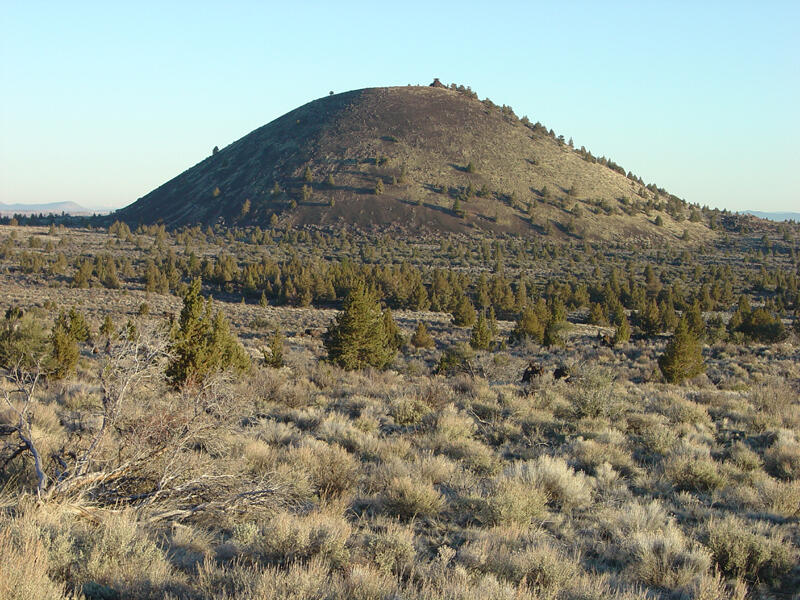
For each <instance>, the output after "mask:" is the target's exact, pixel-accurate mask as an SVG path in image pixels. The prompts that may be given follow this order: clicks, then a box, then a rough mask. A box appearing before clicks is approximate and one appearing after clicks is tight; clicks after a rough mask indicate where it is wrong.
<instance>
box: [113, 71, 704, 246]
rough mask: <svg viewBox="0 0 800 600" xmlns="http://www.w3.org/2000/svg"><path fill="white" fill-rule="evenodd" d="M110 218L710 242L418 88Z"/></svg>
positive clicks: (630, 188) (592, 163)
mask: <svg viewBox="0 0 800 600" xmlns="http://www.w3.org/2000/svg"><path fill="white" fill-rule="evenodd" d="M379 182H380V183H379ZM380 188H382V190H381V189H380ZM376 192H377V193H376ZM693 213H694V214H693ZM111 218H112V219H120V220H125V221H127V222H128V223H130V224H132V225H136V224H138V223H157V222H161V223H164V224H166V225H168V226H171V227H172V226H180V225H190V224H203V225H208V224H214V223H224V224H227V225H240V226H246V225H260V226H269V225H270V223H275V222H276V221H278V222H281V223H286V224H292V225H314V226H323V227H332V226H340V225H347V226H352V227H357V228H375V227H378V228H389V227H399V228H402V229H403V230H405V231H407V232H411V233H414V232H424V231H431V230H436V231H468V230H469V229H470V228H480V229H486V230H491V231H494V232H497V233H503V232H512V233H517V234H523V235H527V234H531V235H536V234H539V235H548V236H551V239H557V238H570V237H573V238H588V239H611V240H626V241H631V240H637V239H642V240H645V239H647V238H662V239H668V240H675V239H676V238H677V237H678V236H684V232H685V236H686V237H685V238H684V239H693V240H700V239H705V238H708V237H712V236H714V235H716V234H715V233H714V232H712V231H711V229H710V228H709V227H707V224H708V219H707V218H706V217H705V216H702V215H701V214H700V210H699V209H696V208H694V207H689V206H687V205H686V203H684V202H683V201H682V200H680V199H679V198H676V197H675V196H672V195H670V194H668V193H667V192H666V191H665V190H663V189H660V188H657V187H656V186H654V185H650V186H648V187H645V185H644V182H643V181H642V180H641V179H639V178H637V177H635V176H634V175H633V174H628V173H626V172H625V170H624V169H622V167H620V166H619V165H616V164H615V163H614V162H613V161H610V160H607V159H604V158H603V159H598V158H596V157H594V156H592V155H591V153H589V152H588V151H586V150H584V149H574V148H572V147H571V146H570V144H569V143H568V142H567V141H565V140H564V139H563V137H557V136H556V135H555V134H554V133H553V132H552V130H549V131H548V130H547V129H546V128H545V127H543V126H542V125H541V124H539V123H535V124H534V123H531V122H530V121H528V120H527V119H526V118H522V119H520V118H518V117H517V116H516V115H515V114H514V112H513V111H512V110H511V109H510V108H509V107H506V106H497V105H495V104H494V103H492V102H491V101H489V100H483V101H481V100H478V99H477V97H476V96H475V94H474V93H472V92H471V90H469V88H466V89H465V88H459V89H452V88H444V87H429V86H413V87H412V86H409V87H390V88H368V89H362V90H355V91H351V92H346V93H342V94H336V95H331V96H326V97H323V98H320V99H318V100H314V101H313V102H310V103H308V104H306V105H304V106H301V107H300V108H297V109H295V110H293V111H291V112H289V113H287V114H285V115H283V116H282V117H279V118H278V119H276V120H274V121H272V122H271V123H269V124H267V125H264V126H263V127H261V128H259V129H256V130H255V131H253V132H251V133H250V134H248V135H246V136H245V137H243V138H241V139H240V140H238V141H236V142H234V143H232V144H231V145H229V146H227V147H226V148H223V149H222V150H219V151H218V152H214V153H213V154H212V155H211V156H209V157H208V158H206V159H205V160H203V161H202V162H200V163H199V164H197V165H195V166H194V167H192V168H190V169H188V170H187V171H185V172H183V173H181V174H180V175H178V176H177V177H175V178H174V179H171V180H170V181H168V182H166V183H165V184H163V185H162V186H160V187H159V188H157V189H155V190H153V191H152V192H150V193H149V194H147V195H146V196H144V197H143V198H140V199H139V200H138V201H136V202H135V203H133V204H131V205H130V206H127V207H125V208H123V209H120V210H119V211H117V212H116V213H114V214H113V215H112V217H111Z"/></svg>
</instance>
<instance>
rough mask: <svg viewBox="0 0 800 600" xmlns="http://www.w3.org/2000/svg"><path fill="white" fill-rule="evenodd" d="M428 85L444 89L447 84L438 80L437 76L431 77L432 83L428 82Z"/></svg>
mask: <svg viewBox="0 0 800 600" xmlns="http://www.w3.org/2000/svg"><path fill="white" fill-rule="evenodd" d="M428 87H438V88H445V89H447V86H446V85H445V84H443V83H442V82H441V81H439V78H438V77H434V78H433V83H432V84H430V86H428Z"/></svg>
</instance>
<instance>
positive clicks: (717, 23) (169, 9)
mask: <svg viewBox="0 0 800 600" xmlns="http://www.w3.org/2000/svg"><path fill="white" fill-rule="evenodd" d="M798 25H800V1H798V0H790V1H786V2H777V1H774V2H770V1H769V0H766V1H762V2H759V3H756V2H736V1H727V2H722V1H705V2H697V1H693V2H678V1H674V2H655V1H649V0H640V1H631V2H610V1H609V2H597V1H596V0H595V1H592V2H577V1H576V2H566V1H564V2H548V3H539V2H502V1H501V2H472V1H470V0H461V1H460V2H438V1H431V0H428V1H426V2H417V1H414V0H410V1H404V2H376V1H374V0H373V1H372V2H347V1H346V0H340V1H338V2H303V1H299V2H283V1H281V2H272V1H262V2H237V1H235V0H233V1H229V2H222V1H220V0H216V1H214V2H205V1H202V0H198V1H193V2H180V1H177V0H176V1H164V0H162V1H161V2H150V1H148V0H140V1H138V2H109V1H108V0H105V1H102V2H81V1H80V0H75V1H73V2H63V1H50V2H44V1H39V0H26V1H25V2H23V1H21V0H0V28H1V29H0V59H1V61H2V62H1V63H0V67H1V69H2V70H1V71H0V112H1V113H2V114H1V115H0V116H1V117H2V121H0V127H1V128H2V129H1V131H0V202H5V203H16V202H24V203H33V202H55V201H65V200H71V201H75V202H79V203H81V204H83V205H85V206H90V207H120V206H124V205H126V204H128V203H130V202H133V201H134V200H136V199H137V198H139V197H141V196H143V195H144V194H146V193H147V192H149V191H150V190H152V189H153V188H155V187H157V186H158V185H160V184H161V183H163V182H165V181H167V180H168V179H170V178H172V177H173V176H175V175H177V174H178V173H180V172H182V171H183V170H185V169H187V168H189V167H191V166H192V165H194V164H196V163H197V162H199V161H200V160H202V159H203V158H205V157H206V156H208V154H209V153H210V152H211V148H212V147H213V146H215V145H218V146H220V147H224V146H225V145H227V144H229V143H231V142H233V141H235V140H237V139H238V138H240V137H242V136H243V135H245V134H247V133H249V132H250V131H251V130H253V129H255V128H256V127H259V126H261V125H263V124H265V123H267V122H269V121H271V120H273V119H275V118H276V117H279V116H280V115H282V114H284V113H285V112H287V111H289V110H291V109H293V108H295V107H297V106H298V105H301V104H305V103H306V102H308V101H310V100H313V99H314V98H318V97H320V96H324V95H326V94H327V93H328V91H329V90H334V91H336V92H343V91H346V90H350V89H355V88H362V87H373V86H385V85H406V84H408V83H412V84H428V83H430V81H432V80H433V78H434V77H439V78H440V79H441V80H442V81H443V82H445V83H450V82H456V83H459V84H464V85H469V86H471V87H472V89H473V90H475V91H476V92H477V93H478V95H479V97H480V98H485V97H489V98H491V99H492V100H493V101H494V102H495V103H497V104H508V105H510V106H511V107H513V108H514V110H515V112H516V113H517V114H518V115H520V116H522V115H527V116H528V117H529V118H530V119H531V120H533V121H537V120H538V121H541V122H542V123H543V124H545V125H546V126H547V127H551V128H553V129H554V130H555V131H556V133H558V134H563V135H564V136H565V137H567V138H569V137H573V138H574V140H575V144H576V145H577V146H581V145H584V146H586V148H587V149H589V150H591V151H592V152H593V153H594V154H596V155H598V156H599V155H605V156H608V157H609V158H611V159H613V160H614V161H616V162H618V163H619V164H621V165H622V166H623V167H625V168H626V169H628V170H631V171H633V172H634V173H636V174H637V175H639V176H641V177H642V178H643V179H644V180H645V181H646V182H654V183H657V184H658V185H659V186H662V187H665V188H666V189H668V190H669V191H671V192H672V193H674V194H676V195H678V196H680V197H682V198H684V199H686V200H687V201H689V202H698V203H700V204H707V205H709V206H717V207H720V208H729V209H731V210H744V209H760V210H796V211H800V164H798V163H800V152H798V150H797V145H798V140H800V108H799V107H800V34H798Z"/></svg>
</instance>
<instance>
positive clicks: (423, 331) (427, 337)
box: [411, 321, 435, 348]
mask: <svg viewBox="0 0 800 600" xmlns="http://www.w3.org/2000/svg"><path fill="white" fill-rule="evenodd" d="M411 344H412V345H413V346H414V347H415V348H433V346H434V345H435V343H434V341H433V338H432V337H431V334H430V333H428V328H427V327H426V326H425V323H423V322H422V321H419V322H418V323H417V328H416V329H415V330H414V333H413V335H412V336H411Z"/></svg>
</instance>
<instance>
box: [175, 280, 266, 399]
mask: <svg viewBox="0 0 800 600" xmlns="http://www.w3.org/2000/svg"><path fill="white" fill-rule="evenodd" d="M201 286H202V282H201V281H200V278H197V279H195V280H194V281H193V282H192V284H191V286H189V290H188V291H187V292H186V295H185V296H184V298H183V309H182V310H181V315H180V318H179V319H178V321H177V322H175V323H174V324H173V327H172V331H171V332H170V338H171V344H170V346H171V348H170V349H171V351H172V358H171V359H170V361H169V363H168V365H167V371H166V374H167V379H168V380H169V381H170V382H171V383H172V385H173V386H174V387H176V388H182V387H193V386H196V385H199V384H200V383H201V382H202V381H203V380H204V379H205V378H206V377H208V376H209V375H211V374H212V373H214V372H217V371H220V370H224V369H229V368H230V369H234V370H236V371H244V370H246V369H247V368H248V367H249V366H250V359H249V357H248V356H247V353H246V352H245V350H244V348H242V345H241V344H240V343H239V341H238V340H237V338H236V336H235V335H234V334H233V333H231V331H230V326H229V324H228V321H227V319H226V318H225V316H224V315H223V314H222V311H217V312H216V314H214V313H213V309H212V303H211V300H210V299H209V300H205V301H204V300H203V297H202V295H201V294H200V289H201Z"/></svg>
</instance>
